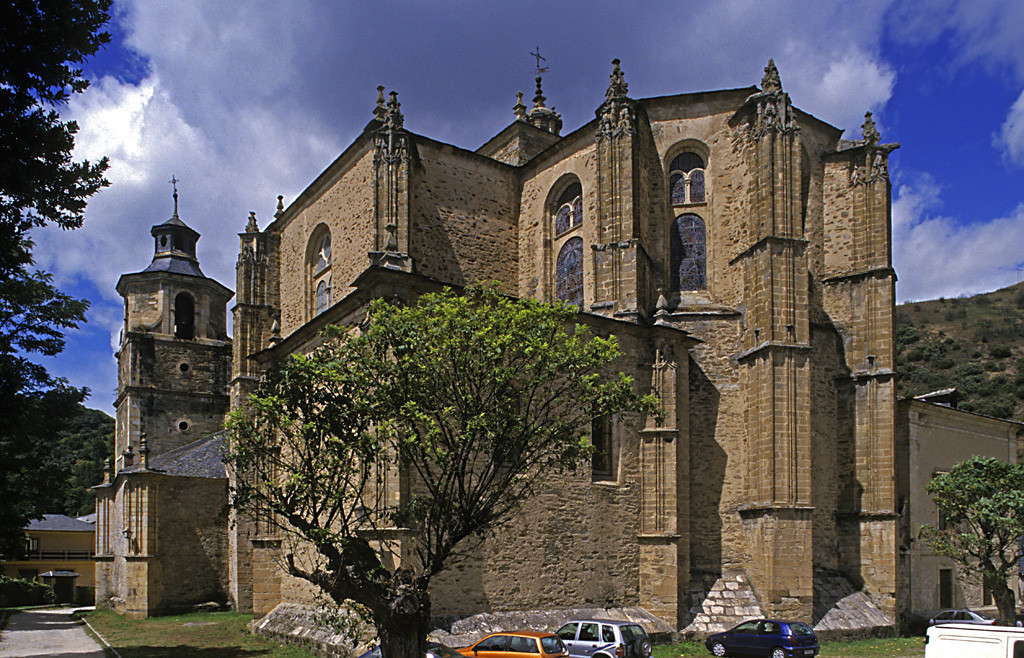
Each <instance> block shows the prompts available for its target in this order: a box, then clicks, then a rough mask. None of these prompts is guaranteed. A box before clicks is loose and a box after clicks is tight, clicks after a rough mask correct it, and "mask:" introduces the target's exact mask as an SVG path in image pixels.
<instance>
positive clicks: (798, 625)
mask: <svg viewBox="0 0 1024 658" xmlns="http://www.w3.org/2000/svg"><path fill="white" fill-rule="evenodd" d="M789 630H790V632H791V633H792V634H793V635H814V631H812V630H811V627H810V626H808V625H807V624H805V623H803V622H802V621H797V622H792V623H790V625H789Z"/></svg>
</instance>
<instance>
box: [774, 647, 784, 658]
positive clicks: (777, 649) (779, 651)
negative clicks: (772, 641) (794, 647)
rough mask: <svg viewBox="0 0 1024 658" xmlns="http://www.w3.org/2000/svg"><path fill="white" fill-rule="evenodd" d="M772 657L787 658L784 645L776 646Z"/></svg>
mask: <svg viewBox="0 0 1024 658" xmlns="http://www.w3.org/2000/svg"><path fill="white" fill-rule="evenodd" d="M772 658H786V652H785V651H784V650H783V648H782V647H775V648H774V649H772Z"/></svg>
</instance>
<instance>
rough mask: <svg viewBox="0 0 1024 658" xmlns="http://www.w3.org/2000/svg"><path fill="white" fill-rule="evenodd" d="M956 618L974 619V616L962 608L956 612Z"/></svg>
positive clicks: (960, 619)
mask: <svg viewBox="0 0 1024 658" xmlns="http://www.w3.org/2000/svg"><path fill="white" fill-rule="evenodd" d="M956 620H957V621H974V618H973V617H971V615H970V613H968V612H964V611H962V610H961V611H960V612H958V613H956Z"/></svg>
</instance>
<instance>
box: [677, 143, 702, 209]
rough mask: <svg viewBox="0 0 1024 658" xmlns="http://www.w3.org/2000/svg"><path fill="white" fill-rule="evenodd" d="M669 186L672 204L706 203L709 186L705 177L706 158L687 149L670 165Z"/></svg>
mask: <svg viewBox="0 0 1024 658" xmlns="http://www.w3.org/2000/svg"><path fill="white" fill-rule="evenodd" d="M668 187H669V190H670V193H671V195H672V205H683V204H688V203H705V202H706V201H707V186H706V184H705V178H704V158H702V157H701V156H700V155H698V154H696V153H694V152H692V151H687V152H685V153H680V154H679V155H677V156H676V157H675V158H673V160H672V164H671V165H669V174H668Z"/></svg>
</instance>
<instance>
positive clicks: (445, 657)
mask: <svg viewBox="0 0 1024 658" xmlns="http://www.w3.org/2000/svg"><path fill="white" fill-rule="evenodd" d="M381 656H382V654H381V651H380V645H379V644H378V645H377V646H375V647H374V648H372V649H370V650H369V651H366V652H364V653H362V654H360V655H359V658H381ZM426 658H462V654H461V653H459V652H458V651H457V650H455V649H452V648H451V647H449V646H445V645H443V644H441V643H440V642H427V655H426Z"/></svg>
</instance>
